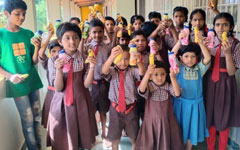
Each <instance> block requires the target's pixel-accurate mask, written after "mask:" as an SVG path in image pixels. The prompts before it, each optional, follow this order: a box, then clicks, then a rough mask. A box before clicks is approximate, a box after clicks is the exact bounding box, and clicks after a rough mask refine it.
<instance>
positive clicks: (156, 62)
mask: <svg viewBox="0 0 240 150" xmlns="http://www.w3.org/2000/svg"><path fill="white" fill-rule="evenodd" d="M154 65H155V68H163V69H164V70H165V71H166V73H167V76H166V81H167V82H168V83H170V82H171V80H170V77H169V67H168V66H167V64H166V63H165V62H164V61H159V60H154Z"/></svg>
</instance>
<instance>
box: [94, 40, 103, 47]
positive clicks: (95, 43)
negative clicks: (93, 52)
mask: <svg viewBox="0 0 240 150" xmlns="http://www.w3.org/2000/svg"><path fill="white" fill-rule="evenodd" d="M102 43H103V42H100V43H97V42H95V41H94V40H92V41H91V45H93V46H96V45H102Z"/></svg>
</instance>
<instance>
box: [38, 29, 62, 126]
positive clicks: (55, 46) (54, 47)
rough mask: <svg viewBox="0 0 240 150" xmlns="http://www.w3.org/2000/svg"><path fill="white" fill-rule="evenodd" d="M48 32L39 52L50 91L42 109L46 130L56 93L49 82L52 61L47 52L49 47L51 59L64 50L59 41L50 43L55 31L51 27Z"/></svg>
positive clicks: (43, 123)
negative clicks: (50, 62) (49, 68)
mask: <svg viewBox="0 0 240 150" xmlns="http://www.w3.org/2000/svg"><path fill="white" fill-rule="evenodd" d="M47 30H48V36H47V39H46V40H45V41H44V42H42V44H41V48H40V50H39V52H38V55H39V62H40V63H41V64H42V66H43V68H44V69H45V70H46V71H47V80H48V90H47V94H46V97H45V100H44V104H43V108H42V125H43V127H44V128H47V122H48V114H49V109H50V105H51V101H52V97H53V95H54V91H55V89H54V87H53V85H52V84H51V83H50V82H49V71H48V62H49V60H50V59H48V57H47V56H46V54H45V51H46V48H47V46H48V49H49V53H50V57H54V56H55V55H57V54H58V52H59V51H60V50H61V49H62V46H60V44H59V43H58V41H57V40H52V41H51V42H50V43H49V41H50V39H51V37H52V35H53V34H54V31H53V29H52V28H50V27H48V29H47ZM48 43H49V44H48Z"/></svg>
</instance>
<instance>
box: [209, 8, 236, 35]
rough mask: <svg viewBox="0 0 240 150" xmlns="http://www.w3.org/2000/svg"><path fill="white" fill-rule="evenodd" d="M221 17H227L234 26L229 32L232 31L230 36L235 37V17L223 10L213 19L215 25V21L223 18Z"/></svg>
mask: <svg viewBox="0 0 240 150" xmlns="http://www.w3.org/2000/svg"><path fill="white" fill-rule="evenodd" d="M221 18H225V19H226V20H227V21H228V22H229V23H230V28H232V29H231V30H230V31H229V33H230V36H232V37H233V28H234V19H233V16H232V15H231V14H229V13H226V12H223V13H220V14H218V15H217V16H216V17H215V18H214V20H213V26H215V23H216V21H217V20H218V19H221Z"/></svg>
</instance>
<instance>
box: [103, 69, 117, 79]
mask: <svg viewBox="0 0 240 150" xmlns="http://www.w3.org/2000/svg"><path fill="white" fill-rule="evenodd" d="M115 72H116V71H115V69H114V67H112V66H111V67H110V68H109V74H107V75H104V79H105V80H107V81H110V80H111V77H112V76H113V75H114V74H115Z"/></svg>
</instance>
